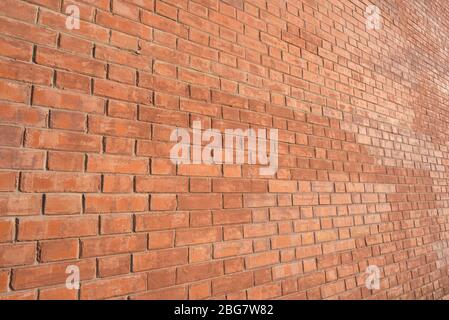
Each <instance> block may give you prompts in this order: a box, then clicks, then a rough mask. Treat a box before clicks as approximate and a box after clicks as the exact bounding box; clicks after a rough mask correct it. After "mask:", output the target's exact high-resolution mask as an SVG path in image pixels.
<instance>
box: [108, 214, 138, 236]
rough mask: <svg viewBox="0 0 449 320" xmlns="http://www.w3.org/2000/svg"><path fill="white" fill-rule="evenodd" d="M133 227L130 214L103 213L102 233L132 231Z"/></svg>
mask: <svg viewBox="0 0 449 320" xmlns="http://www.w3.org/2000/svg"><path fill="white" fill-rule="evenodd" d="M132 227H133V221H132V216H131V215H130V214H117V215H103V216H102V217H100V233H101V234H116V233H127V232H131V231H132Z"/></svg>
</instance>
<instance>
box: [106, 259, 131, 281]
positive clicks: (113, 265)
mask: <svg viewBox="0 0 449 320" xmlns="http://www.w3.org/2000/svg"><path fill="white" fill-rule="evenodd" d="M130 269H131V256H130V255H120V256H112V257H104V258H100V259H98V275H99V276H100V277H101V278H104V277H111V276H116V275H119V274H127V273H129V272H130Z"/></svg>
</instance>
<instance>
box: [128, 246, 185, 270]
mask: <svg viewBox="0 0 449 320" xmlns="http://www.w3.org/2000/svg"><path fill="white" fill-rule="evenodd" d="M187 259H188V250H187V248H176V249H168V250H158V251H151V252H145V253H139V254H135V255H133V268H134V271H142V270H152V269H160V268H166V267H171V266H176V265H182V264H186V263H187V261H188V260H187Z"/></svg>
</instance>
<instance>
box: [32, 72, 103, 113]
mask: <svg viewBox="0 0 449 320" xmlns="http://www.w3.org/2000/svg"><path fill="white" fill-rule="evenodd" d="M77 82H78V83H79V79H77ZM104 104H105V103H104V100H103V99H101V98H97V97H92V96H88V95H83V94H79V93H74V92H70V91H66V90H54V89H51V88H43V87H36V88H35V89H34V91H33V105H36V106H43V107H51V108H56V109H65V110H72V111H80V112H87V113H98V114H102V113H103V112H104Z"/></svg>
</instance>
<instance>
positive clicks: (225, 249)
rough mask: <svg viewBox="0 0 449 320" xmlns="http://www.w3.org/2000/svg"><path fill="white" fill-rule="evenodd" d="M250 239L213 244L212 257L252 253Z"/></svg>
mask: <svg viewBox="0 0 449 320" xmlns="http://www.w3.org/2000/svg"><path fill="white" fill-rule="evenodd" d="M252 251H253V243H252V241H248V240H245V241H232V242H228V241H226V242H223V243H216V244H214V258H218V259H220V258H226V257H232V256H239V255H244V254H249V253H252Z"/></svg>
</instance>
